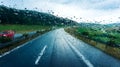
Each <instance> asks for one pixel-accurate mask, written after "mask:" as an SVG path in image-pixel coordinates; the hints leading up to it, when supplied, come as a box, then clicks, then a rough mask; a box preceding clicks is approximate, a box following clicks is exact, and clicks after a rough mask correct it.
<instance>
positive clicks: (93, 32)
mask: <svg viewBox="0 0 120 67" xmlns="http://www.w3.org/2000/svg"><path fill="white" fill-rule="evenodd" d="M65 31H67V32H68V33H70V34H71V35H73V36H75V37H76V38H78V39H80V40H83V41H84V42H86V43H88V44H90V45H92V46H94V47H96V48H98V49H100V50H102V51H103V52H105V53H107V54H109V55H111V56H114V57H116V58H118V59H120V32H118V31H119V29H118V30H116V31H115V30H113V29H111V27H105V28H99V27H96V28H93V27H92V26H79V27H72V28H66V29H65Z"/></svg>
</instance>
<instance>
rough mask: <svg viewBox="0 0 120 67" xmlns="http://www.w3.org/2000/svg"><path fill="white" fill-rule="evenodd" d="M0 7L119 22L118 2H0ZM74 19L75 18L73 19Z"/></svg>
mask: <svg viewBox="0 0 120 67" xmlns="http://www.w3.org/2000/svg"><path fill="white" fill-rule="evenodd" d="M0 2H1V3H0V5H3V4H4V5H6V6H10V7H14V8H18V9H24V8H27V9H30V10H37V11H42V12H47V11H48V10H52V11H53V12H54V15H58V16H60V17H67V18H72V19H73V20H76V21H78V22H81V21H88V22H89V21H91V22H93V21H99V22H101V23H112V22H120V0H0ZM35 8H37V9H35ZM74 17H75V18H74Z"/></svg>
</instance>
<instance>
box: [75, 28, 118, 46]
mask: <svg viewBox="0 0 120 67" xmlns="http://www.w3.org/2000/svg"><path fill="white" fill-rule="evenodd" d="M76 31H77V32H78V33H79V35H84V34H82V33H83V32H87V33H89V34H88V35H84V36H88V37H89V38H90V39H93V40H96V41H98V42H102V43H107V42H108V41H109V40H111V39H112V40H113V39H114V40H115V43H116V44H120V33H117V32H112V33H107V32H103V31H102V30H98V29H92V28H86V27H79V28H77V29H76ZM111 37H114V38H111Z"/></svg>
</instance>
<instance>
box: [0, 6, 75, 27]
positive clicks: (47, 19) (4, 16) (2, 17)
mask: <svg viewBox="0 0 120 67" xmlns="http://www.w3.org/2000/svg"><path fill="white" fill-rule="evenodd" d="M0 24H27V25H71V24H73V25H74V24H77V22H75V21H72V20H70V19H65V18H61V17H56V16H54V15H51V14H47V13H42V12H37V11H32V10H19V9H15V8H9V7H6V6H0Z"/></svg>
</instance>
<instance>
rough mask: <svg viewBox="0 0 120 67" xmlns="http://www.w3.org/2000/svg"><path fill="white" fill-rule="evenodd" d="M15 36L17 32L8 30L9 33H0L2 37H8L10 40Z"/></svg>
mask: <svg viewBox="0 0 120 67" xmlns="http://www.w3.org/2000/svg"><path fill="white" fill-rule="evenodd" d="M14 35H15V32H14V31H12V30H8V31H4V32H2V33H0V37H7V38H10V39H13V38H14Z"/></svg>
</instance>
